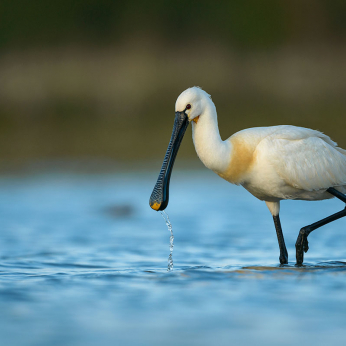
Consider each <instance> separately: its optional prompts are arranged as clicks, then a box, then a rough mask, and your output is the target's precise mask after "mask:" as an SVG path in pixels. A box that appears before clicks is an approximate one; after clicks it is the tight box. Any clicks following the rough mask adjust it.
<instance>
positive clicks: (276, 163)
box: [257, 126, 346, 191]
mask: <svg viewBox="0 0 346 346" xmlns="http://www.w3.org/2000/svg"><path fill="white" fill-rule="evenodd" d="M263 149H264V151H262V150H263ZM257 150H261V151H262V153H265V157H266V161H267V162H268V163H269V164H270V165H271V166H272V167H273V168H274V169H275V171H276V172H277V174H278V175H279V176H280V177H281V178H282V179H283V180H284V181H285V182H286V183H287V184H289V185H291V186H293V187H296V188H299V189H304V190H308V191H313V190H320V189H327V188H329V187H332V186H341V185H346V151H345V150H343V149H341V148H338V147H337V144H336V143H335V142H333V141H332V140H331V139H330V138H329V137H328V136H326V135H324V134H323V133H321V132H319V131H314V130H310V129H305V128H299V127H293V126H287V127H282V128H281V129H279V130H278V131H276V132H275V133H273V134H271V135H269V136H267V137H266V138H264V139H263V140H262V142H261V143H260V145H259V146H258V148H257Z"/></svg>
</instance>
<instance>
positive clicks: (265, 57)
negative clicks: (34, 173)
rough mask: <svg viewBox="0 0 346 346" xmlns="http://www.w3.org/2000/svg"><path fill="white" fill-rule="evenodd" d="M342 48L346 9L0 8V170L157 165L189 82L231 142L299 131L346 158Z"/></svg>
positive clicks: (37, 3)
mask: <svg viewBox="0 0 346 346" xmlns="http://www.w3.org/2000/svg"><path fill="white" fill-rule="evenodd" d="M345 43H346V1H344V0H333V1H328V0H314V1H312V0H304V1H300V0H290V1H278V0H277V1H274V0H262V1H256V0H251V1H239V0H236V1H214V2H212V1H205V0H199V1H180V0H177V1H164V0H161V1H150V2H145V1H138V0H137V1H133V0H132V1H110V0H83V1H77V0H69V1H67V0H59V1H44V0H31V1H26V0H17V1H13V0H1V2H0V158H1V162H2V163H4V162H5V163H8V162H12V163H13V162H15V163H16V164H18V163H19V164H23V163H24V164H25V163H28V162H33V161H37V160H46V159H49V160H51V159H77V158H78V159H80V158H87V159H95V158H101V159H110V160H112V161H114V162H141V163H143V162H146V161H147V162H149V161H151V160H156V159H160V160H161V159H163V156H164V153H165V150H166V147H167V144H168V141H169V138H170V134H171V129H172V125H173V119H174V104H175V100H176V98H177V96H178V95H179V94H180V93H181V92H182V91H183V90H185V89H186V88H188V87H190V86H194V85H198V86H200V87H202V88H203V89H205V90H206V91H207V92H208V93H210V94H211V95H212V98H213V100H214V102H215V104H216V107H217V110H218V117H219V125H220V132H221V136H222V137H223V138H224V139H225V138H227V137H228V136H230V135H231V134H232V133H234V132H236V131H238V130H241V129H243V128H246V127H253V126H268V125H278V124H294V125H299V126H306V127H311V128H314V129H319V130H321V131H323V132H325V133H327V134H328V135H330V136H331V137H332V138H333V139H334V140H336V141H337V142H338V143H339V144H340V146H343V147H344V148H345V147H346V138H345V118H346V97H345V95H346V78H345V77H346V45H345ZM190 132H191V130H190V129H189V130H188V135H187V136H186V137H190ZM179 157H180V158H181V159H185V160H190V159H191V160H194V159H197V156H196V154H195V152H194V148H193V144H192V141H191V139H190V138H186V139H185V140H184V141H183V144H182V149H181V152H180V154H179Z"/></svg>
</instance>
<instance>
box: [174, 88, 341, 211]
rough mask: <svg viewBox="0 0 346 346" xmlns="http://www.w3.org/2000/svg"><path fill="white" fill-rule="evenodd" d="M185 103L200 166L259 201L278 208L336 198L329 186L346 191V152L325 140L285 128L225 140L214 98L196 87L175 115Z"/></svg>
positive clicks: (261, 129)
mask: <svg viewBox="0 0 346 346" xmlns="http://www.w3.org/2000/svg"><path fill="white" fill-rule="evenodd" d="M187 104H191V109H189V110H186V113H187V115H188V117H189V120H190V121H191V120H193V119H195V118H198V120H197V121H193V122H192V126H193V141H194V144H195V148H196V152H197V154H198V156H199V157H200V159H201V160H202V162H203V163H204V164H205V166H206V167H208V168H210V169H212V170H213V171H215V172H216V173H217V174H219V175H220V176H221V177H222V178H224V179H226V180H228V181H230V182H232V183H234V184H240V185H242V186H243V187H244V188H246V189H247V190H248V191H249V192H250V193H252V194H253V195H254V196H256V197H257V198H259V199H261V200H263V201H267V202H272V203H279V201H280V200H282V199H303V200H321V199H328V198H333V196H332V195H331V194H329V193H328V192H326V190H327V189H328V188H330V187H335V188H336V189H337V190H339V191H340V192H343V193H344V192H346V150H344V149H341V148H339V147H337V144H336V143H335V142H333V141H332V140H331V139H330V138H329V137H328V136H327V135H325V134H323V133H321V132H319V131H315V130H311V129H308V128H303V127H297V126H290V125H281V126H271V127H257V128H250V129H246V130H242V131H239V132H237V133H235V134H233V135H232V136H231V137H229V138H228V139H227V140H225V141H222V140H221V137H220V133H219V129H218V125H217V115H216V108H215V105H214V103H213V101H212V100H211V98H210V96H209V95H208V94H207V93H206V92H205V91H203V90H202V89H200V88H197V87H193V88H190V89H187V90H185V91H184V92H183V93H182V94H181V95H180V96H179V97H178V99H177V102H176V111H182V110H184V109H185V108H186V105H187ZM270 205H271V203H270ZM275 210H279V207H278V206H277V207H276V208H275ZM271 211H272V210H271ZM273 215H274V214H273Z"/></svg>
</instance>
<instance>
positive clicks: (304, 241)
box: [296, 188, 346, 265]
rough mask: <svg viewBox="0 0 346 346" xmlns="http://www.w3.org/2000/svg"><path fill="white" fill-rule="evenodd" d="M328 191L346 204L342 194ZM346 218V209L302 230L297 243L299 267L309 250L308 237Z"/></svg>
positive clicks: (332, 190)
mask: <svg viewBox="0 0 346 346" xmlns="http://www.w3.org/2000/svg"><path fill="white" fill-rule="evenodd" d="M327 191H328V192H329V193H331V194H332V195H334V196H335V197H337V198H338V199H340V200H341V201H343V202H345V203H346V196H345V195H344V194H342V193H341V192H339V191H337V190H335V189H334V188H329V189H328V190H327ZM344 216H346V207H345V209H344V210H341V211H339V212H338V213H335V214H333V215H330V216H328V217H326V218H324V219H322V220H320V221H317V222H315V223H313V224H311V225H308V226H305V227H303V228H302V229H301V230H300V232H299V235H298V238H297V241H296V259H297V265H302V264H303V260H304V252H307V251H308V250H309V243H308V235H309V234H310V233H311V232H312V231H314V230H315V229H317V228H319V227H322V226H324V225H326V224H328V223H330V222H332V221H335V220H338V219H340V218H342V217H344Z"/></svg>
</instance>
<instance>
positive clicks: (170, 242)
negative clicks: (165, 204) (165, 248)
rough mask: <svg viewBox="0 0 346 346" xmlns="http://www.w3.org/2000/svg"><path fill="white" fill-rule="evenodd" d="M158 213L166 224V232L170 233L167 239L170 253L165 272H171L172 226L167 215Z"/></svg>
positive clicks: (162, 212)
mask: <svg viewBox="0 0 346 346" xmlns="http://www.w3.org/2000/svg"><path fill="white" fill-rule="evenodd" d="M160 213H161V215H162V217H163V219H164V220H165V222H166V225H167V228H168V231H169V232H171V236H170V237H169V251H170V254H169V256H168V267H167V271H168V272H170V271H171V270H173V257H172V253H173V247H174V244H173V241H174V236H173V230H172V224H171V221H170V220H169V217H168V215H167V214H166V212H165V211H160Z"/></svg>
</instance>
